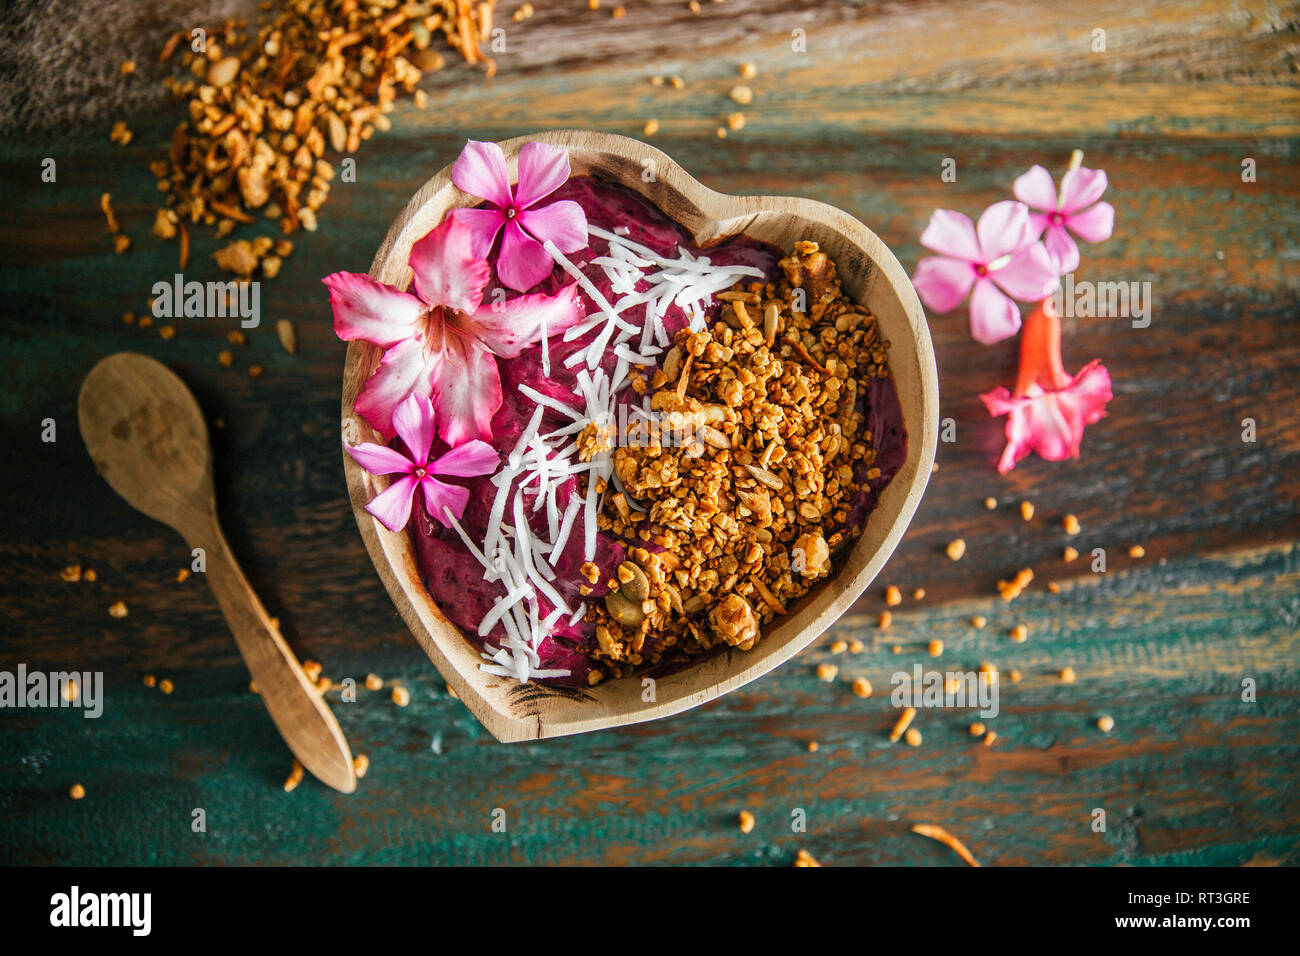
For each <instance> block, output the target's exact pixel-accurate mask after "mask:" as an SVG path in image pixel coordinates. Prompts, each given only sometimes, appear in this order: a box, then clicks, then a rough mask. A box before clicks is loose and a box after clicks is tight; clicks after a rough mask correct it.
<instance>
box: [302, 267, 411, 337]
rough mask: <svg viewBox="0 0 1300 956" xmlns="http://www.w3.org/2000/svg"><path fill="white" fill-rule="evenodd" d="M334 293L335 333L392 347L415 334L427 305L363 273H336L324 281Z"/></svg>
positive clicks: (331, 305)
mask: <svg viewBox="0 0 1300 956" xmlns="http://www.w3.org/2000/svg"><path fill="white" fill-rule="evenodd" d="M321 281H322V282H324V283H325V286H326V288H328V289H329V290H330V308H331V309H332V310H333V312H334V334H335V335H337V336H338V337H339V338H341V339H342V340H343V341H344V342H351V341H352V340H353V339H361V340H362V341H364V342H369V343H371V344H372V345H378V346H379V347H380V348H388V347H389V346H390V345H394V344H396V343H398V342H400V341H402V339H406V338H410V337H411V335H412V334H413V333H414V332H415V330H416V328H417V326H418V324H419V320H420V314H421V313H422V312H423V311H424V304H423V303H422V302H420V300H419V299H417V298H416V297H415V296H413V295H409V294H407V293H405V292H399V291H398V290H397V289H394V288H392V287H391V286H386V285H384V284H383V283H382V282H376V281H375V280H374V279H372V278H370V276H368V275H364V274H362V273H360V272H336V273H334V274H333V275H329V276H326V277H325V278H324V279H322V280H321Z"/></svg>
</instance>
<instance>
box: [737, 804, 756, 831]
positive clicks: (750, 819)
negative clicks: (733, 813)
mask: <svg viewBox="0 0 1300 956" xmlns="http://www.w3.org/2000/svg"><path fill="white" fill-rule="evenodd" d="M754 822H755V821H754V815H753V814H752V813H750V812H749V811H748V810H741V811H740V832H741V833H753V832H754Z"/></svg>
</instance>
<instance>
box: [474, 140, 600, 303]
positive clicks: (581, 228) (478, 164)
mask: <svg viewBox="0 0 1300 956" xmlns="http://www.w3.org/2000/svg"><path fill="white" fill-rule="evenodd" d="M568 178H569V154H568V152H567V151H565V150H563V149H557V148H556V147H554V146H548V145H546V144H545V143H525V144H524V146H523V148H522V149H521V150H519V184H518V185H517V186H516V187H515V188H514V189H511V188H510V174H509V173H508V172H507V171H506V157H505V154H504V153H503V152H501V147H500V146H498V145H497V144H496V143H480V142H476V141H475V140H470V141H469V142H468V143H466V144H465V148H464V149H463V150H462V151H461V154H460V157H459V158H458V159H457V160H456V164H455V165H454V166H452V167H451V181H452V182H453V183H455V184H456V187H457V188H458V189H460V190H462V191H464V192H467V193H469V194H470V195H471V196H478V197H479V198H481V199H486V200H487V201H488V202H489V203H491V204H492V207H489V208H487V209H466V210H463V213H464V215H463V218H464V220H465V221H466V222H467V223H469V227H470V229H471V231H472V232H473V234H474V255H475V256H477V257H478V258H480V259H486V258H487V257H488V253H489V252H491V251H492V244H493V243H494V242H495V241H496V238H497V234H498V233H502V232H503V230H504V233H503V235H502V236H501V251H500V252H499V253H498V254H497V277H498V278H500V279H501V281H502V282H503V283H505V284H506V285H507V286H509V287H510V288H512V289H517V290H518V291H520V292H523V291H524V290H526V289H531V288H532V287H533V286H535V285H537V283H539V282H541V281H542V280H543V279H545V278H546V277H547V276H548V275H550V273H551V269H552V268H554V266H555V262H554V260H553V259H552V258H551V254H550V253H549V252H547V251H546V249H545V248H543V243H545V242H546V241H547V240H548V239H549V240H550V241H552V242H554V243H555V247H556V248H557V249H559V250H560V251H561V252H577V251H578V250H579V249H583V248H585V247H586V245H587V216H586V214H585V213H583V211H582V207H581V206H579V205H578V204H577V203H576V202H573V201H572V200H569V199H565V200H561V201H559V202H553V203H551V204H550V205H547V206H542V207H540V208H538V207H537V203H538V202H540V201H541V200H543V199H545V198H546V197H547V196H549V195H550V194H551V193H553V192H555V190H557V189H559V188H560V187H561V186H562V185H564V182H565V180H567V179H568Z"/></svg>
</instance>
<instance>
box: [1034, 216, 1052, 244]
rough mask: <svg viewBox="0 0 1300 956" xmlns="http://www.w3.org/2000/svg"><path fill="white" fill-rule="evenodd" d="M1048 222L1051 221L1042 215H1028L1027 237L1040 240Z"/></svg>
mask: <svg viewBox="0 0 1300 956" xmlns="http://www.w3.org/2000/svg"><path fill="white" fill-rule="evenodd" d="M1049 222H1051V220H1050V219H1048V218H1047V216H1046V215H1044V214H1043V213H1041V212H1031V213H1030V214H1029V235H1030V236H1031V237H1032V238H1033V239H1041V238H1042V237H1043V233H1044V232H1045V231H1046V230H1047V224H1048V223H1049Z"/></svg>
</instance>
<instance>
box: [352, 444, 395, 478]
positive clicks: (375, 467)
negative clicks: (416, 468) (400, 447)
mask: <svg viewBox="0 0 1300 956" xmlns="http://www.w3.org/2000/svg"><path fill="white" fill-rule="evenodd" d="M343 450H344V451H345V452H347V453H348V454H349V455H351V456H352V459H353V460H354V461H355V462H356V463H357V464H358V465H360V466H361V467H362V468H364V469H365V470H366V471H368V472H370V473H371V474H372V475H396V474H405V473H407V472H409V471H410V470H411V460H410V459H409V458H407V457H406V456H405V455H403V454H402V453H401V452H400V451H397V450H396V449H394V448H389V447H388V446H387V445H376V444H375V443H374V442H369V441H367V442H362V443H361V444H359V445H344V446H343Z"/></svg>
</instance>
